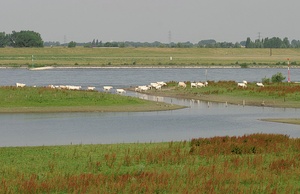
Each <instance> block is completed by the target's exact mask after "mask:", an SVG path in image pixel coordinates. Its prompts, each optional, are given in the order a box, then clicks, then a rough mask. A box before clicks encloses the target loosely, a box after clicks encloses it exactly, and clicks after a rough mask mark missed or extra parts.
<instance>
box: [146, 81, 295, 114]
mask: <svg viewBox="0 0 300 194" xmlns="http://www.w3.org/2000/svg"><path fill="white" fill-rule="evenodd" d="M186 83H187V87H186V88H183V87H178V83H177V82H173V81H171V82H168V83H167V86H165V87H163V88H162V89H161V90H155V89H152V90H148V91H146V92H145V93H147V94H152V95H158V96H169V97H176V98H186V99H194V100H204V101H210V102H221V103H228V104H237V105H244V106H268V107H285V108H300V84H298V83H270V84H265V85H264V87H258V86H256V83H248V84H247V88H242V87H238V86H237V83H236V82H235V81H218V82H215V81H208V86H207V87H201V88H195V87H193V88H191V82H190V81H186Z"/></svg>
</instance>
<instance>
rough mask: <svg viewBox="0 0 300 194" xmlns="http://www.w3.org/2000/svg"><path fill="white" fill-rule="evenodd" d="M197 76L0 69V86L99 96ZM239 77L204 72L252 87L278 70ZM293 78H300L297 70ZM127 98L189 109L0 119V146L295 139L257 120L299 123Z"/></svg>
mask: <svg viewBox="0 0 300 194" xmlns="http://www.w3.org/2000/svg"><path fill="white" fill-rule="evenodd" d="M197 71H199V72H203V71H204V70H203V69H196V70H195V69H141V70H139V69H104V70H102V69H96V70H95V69H93V70H89V69H88V70H86V69H73V70H69V69H68V70H46V71H28V70H23V69H4V70H2V69H1V70H0V79H1V85H14V83H15V82H23V83H26V84H28V85H39V86H44V85H48V84H54V85H55V84H57V85H58V84H74V85H81V86H88V85H94V86H97V87H98V90H101V89H102V86H103V85H113V86H114V87H128V86H132V85H143V84H147V83H150V82H153V81H170V80H175V81H179V80H193V79H194V80H202V79H196V78H197V76H199V75H198V73H199V72H197ZM245 71H246V72H245ZM245 71H243V69H209V70H208V76H211V77H212V79H214V80H218V79H216V78H217V77H218V78H219V79H220V80H233V79H230V78H232V77H235V78H236V80H237V81H238V80H239V79H240V78H241V77H243V76H244V77H246V76H247V78H246V80H247V81H255V80H256V79H257V78H256V77H261V75H263V74H266V73H269V74H271V75H272V74H274V72H275V73H276V72H277V71H284V70H283V69H278V70H277V69H249V70H248V69H246V70H245ZM269 71H272V72H269ZM297 73H298V75H300V71H299V70H297ZM258 74H259V75H258ZM269 74H268V75H267V76H269ZM236 75H238V76H236ZM215 76H216V77H215ZM239 77H240V78H239ZM298 77H299V76H298ZM237 78H238V79H237ZM241 80H242V79H241ZM258 81H259V80H258ZM127 95H132V96H136V97H140V98H148V99H150V100H160V101H165V102H168V103H174V104H181V105H186V106H188V107H189V108H186V109H181V110H173V111H161V112H137V113H130V112H128V113H127V112H125V113H45V114H29V113H26V114H0V123H1V125H0V132H1V135H0V146H26V145H28V146H37V145H66V144H80V143H83V144H91V143H92V144H99V143H100V144H107V143H123V142H124V143H127V142H161V141H177V140H190V139H191V138H197V137H212V136H225V135H229V136H232V135H244V134H251V133H280V134H287V135H290V136H291V137H300V128H299V125H291V124H281V123H271V122H263V121H260V120H259V119H261V118H278V117H280V118H288V117H299V109H287V108H268V107H248V106H245V107H243V106H237V105H227V106H226V105H225V104H223V103H209V104H208V103H207V102H201V101H191V100H178V99H174V98H172V99H171V98H166V97H164V98H163V97H152V96H146V95H141V94H138V93H134V92H133V93H131V92H128V93H127Z"/></svg>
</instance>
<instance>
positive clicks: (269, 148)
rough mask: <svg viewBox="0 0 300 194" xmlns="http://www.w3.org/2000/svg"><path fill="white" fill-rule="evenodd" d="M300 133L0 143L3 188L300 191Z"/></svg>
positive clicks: (33, 190)
mask: <svg viewBox="0 0 300 194" xmlns="http://www.w3.org/2000/svg"><path fill="white" fill-rule="evenodd" d="M299 152H300V140H299V139H291V138H289V137H288V136H285V135H272V134H253V135H247V136H242V137H228V136H227V137H213V138H199V139H193V140H192V141H184V142H168V143H136V144H114V145H70V146H52V147H48V146H42V147H7V148H0V156H1V157H0V172H1V182H0V193H298V192H300V162H299V161H300V155H299Z"/></svg>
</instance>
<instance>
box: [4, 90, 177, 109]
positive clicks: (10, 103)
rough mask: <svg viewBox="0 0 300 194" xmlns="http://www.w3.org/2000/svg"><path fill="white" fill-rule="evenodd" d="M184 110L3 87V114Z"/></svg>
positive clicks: (111, 98)
mask: <svg viewBox="0 0 300 194" xmlns="http://www.w3.org/2000/svg"><path fill="white" fill-rule="evenodd" d="M178 108H182V107H181V106H177V105H170V104H166V103H161V102H152V101H146V100H142V99H138V98H134V97H129V96H122V95H117V94H110V93H104V92H96V91H70V90H60V89H51V88H45V87H37V88H34V87H24V88H17V87H12V86H10V87H0V112H2V113H9V112H13V113H17V112H94V111H97V112H99V111H101V112H116V111H118V112H120V111H126V112H131V111H158V110H172V109H178Z"/></svg>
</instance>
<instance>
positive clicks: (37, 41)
mask: <svg viewBox="0 0 300 194" xmlns="http://www.w3.org/2000/svg"><path fill="white" fill-rule="evenodd" d="M6 46H9V47H43V46H44V42H43V40H42V38H41V35H40V34H39V33H37V32H34V31H20V32H16V31H12V33H11V34H6V33H5V32H0V47H6Z"/></svg>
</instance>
